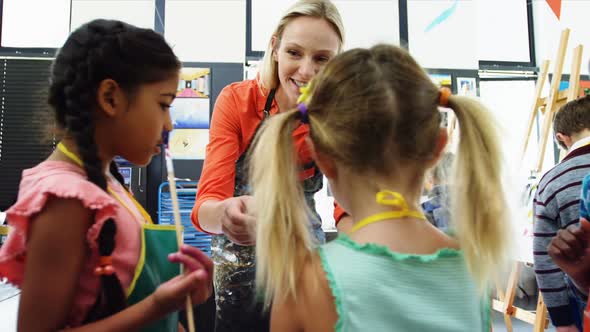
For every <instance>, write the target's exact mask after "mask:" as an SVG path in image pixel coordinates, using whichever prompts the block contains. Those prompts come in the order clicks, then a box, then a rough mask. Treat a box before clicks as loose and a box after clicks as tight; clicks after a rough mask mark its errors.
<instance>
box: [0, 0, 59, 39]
mask: <svg viewBox="0 0 590 332" xmlns="http://www.w3.org/2000/svg"><path fill="white" fill-rule="evenodd" d="M3 5H4V6H3V10H2V46H4V47H48V48H55V47H60V46H61V45H63V43H64V41H65V40H66V38H67V36H68V33H69V28H70V26H69V23H70V0H52V1H48V0H4V2H3Z"/></svg>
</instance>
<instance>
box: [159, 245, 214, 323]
mask: <svg viewBox="0 0 590 332" xmlns="http://www.w3.org/2000/svg"><path fill="white" fill-rule="evenodd" d="M168 260H169V261H170V262H172V263H181V264H182V265H183V266H184V273H183V274H182V275H179V276H177V277H175V278H173V279H171V280H169V281H167V282H165V283H163V284H162V285H160V286H159V287H158V289H156V291H155V292H154V293H153V294H152V298H153V301H154V305H155V307H156V308H157V309H158V310H159V311H160V312H166V313H169V312H173V311H176V310H179V309H183V308H184V306H185V304H186V297H187V296H190V298H191V300H192V303H193V304H200V303H203V302H205V301H206V300H207V299H208V298H209V297H210V296H211V294H212V292H213V282H212V280H213V262H212V261H211V260H210V259H209V257H207V255H206V254H204V253H203V252H202V251H200V250H199V249H197V248H195V247H192V246H189V245H186V244H185V245H182V247H181V248H180V251H179V252H176V253H172V254H170V255H168Z"/></svg>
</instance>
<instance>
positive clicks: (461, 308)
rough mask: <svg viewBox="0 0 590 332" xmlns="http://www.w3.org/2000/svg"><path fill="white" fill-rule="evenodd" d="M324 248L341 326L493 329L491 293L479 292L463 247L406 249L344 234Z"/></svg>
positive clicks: (341, 329)
mask: <svg viewBox="0 0 590 332" xmlns="http://www.w3.org/2000/svg"><path fill="white" fill-rule="evenodd" d="M319 253H320V257H321V261H322V267H323V269H324V271H325V272H326V276H327V279H328V282H329V284H330V288H331V290H332V294H333V295H334V298H335V299H336V310H337V313H338V317H339V319H338V322H337V324H336V326H335V330H336V331H337V332H353V331H354V332H358V331H371V332H381V331H382V332H385V331H387V332H397V331H400V332H401V331H404V332H405V331H412V332H430V331H433V332H434V331H436V332H462V331H464V332H477V331H485V332H489V331H490V327H491V325H490V310H491V309H490V299H489V298H487V296H481V295H479V292H478V290H477V286H476V285H475V283H474V281H473V279H472V278H471V276H470V274H469V272H468V270H467V266H466V263H465V260H464V257H463V254H462V253H461V251H458V250H454V249H442V250H440V251H438V252H437V253H435V254H432V255H409V254H400V253H395V252H393V251H391V250H390V249H389V248H387V247H384V246H381V245H376V244H364V245H361V244H358V243H356V242H354V241H353V240H351V239H350V238H349V237H347V236H346V235H340V236H339V237H338V238H337V239H335V240H334V241H332V242H330V243H328V244H326V245H323V246H322V247H320V249H319Z"/></svg>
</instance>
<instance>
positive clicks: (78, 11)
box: [70, 0, 156, 31]
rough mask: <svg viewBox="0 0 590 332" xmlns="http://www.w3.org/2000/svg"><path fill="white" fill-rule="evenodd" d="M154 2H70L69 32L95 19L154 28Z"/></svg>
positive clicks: (102, 0)
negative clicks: (70, 18)
mask: <svg viewBox="0 0 590 332" xmlns="http://www.w3.org/2000/svg"><path fill="white" fill-rule="evenodd" d="M155 6H156V5H155V0H72V20H71V24H70V27H71V31H74V30H76V29H77V28H78V27H79V26H81V25H82V24H84V23H87V22H89V21H92V20H94V19H97V18H104V19H111V20H119V21H123V22H126V23H129V24H132V25H136V26H139V27H142V28H148V29H153V28H154V11H155Z"/></svg>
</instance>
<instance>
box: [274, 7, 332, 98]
mask: <svg viewBox="0 0 590 332" xmlns="http://www.w3.org/2000/svg"><path fill="white" fill-rule="evenodd" d="M273 42H278V41H277V40H273ZM339 48H340V38H339V37H338V34H337V33H336V31H334V28H333V27H332V26H331V25H330V24H329V23H328V22H327V21H326V20H325V19H322V18H316V17H306V16H302V17H298V18H296V19H293V20H292V21H291V22H289V23H288V24H287V25H286V26H285V29H284V30H283V35H282V36H281V39H280V44H279V45H275V47H274V49H275V51H274V52H273V59H274V60H275V61H277V63H278V75H279V82H280V87H281V88H282V89H284V93H285V95H286V96H287V98H288V101H289V104H290V105H291V106H293V107H294V106H295V104H296V102H297V98H298V97H299V88H300V87H301V86H305V85H306V84H307V83H308V82H309V81H310V80H311V79H312V78H313V77H314V76H315V75H316V74H317V73H318V72H319V71H320V69H322V67H324V66H325V65H326V64H327V63H328V61H329V60H330V59H331V58H333V57H334V56H335V55H336V54H337V53H338V50H339Z"/></svg>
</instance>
